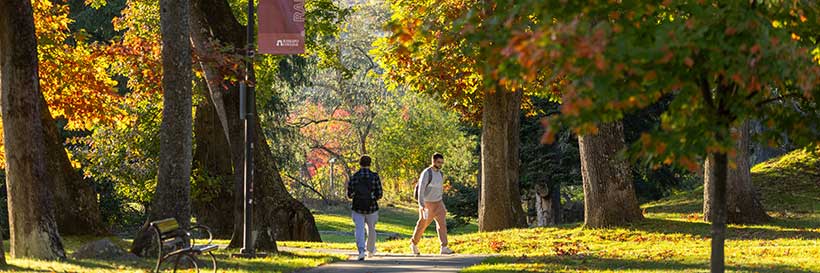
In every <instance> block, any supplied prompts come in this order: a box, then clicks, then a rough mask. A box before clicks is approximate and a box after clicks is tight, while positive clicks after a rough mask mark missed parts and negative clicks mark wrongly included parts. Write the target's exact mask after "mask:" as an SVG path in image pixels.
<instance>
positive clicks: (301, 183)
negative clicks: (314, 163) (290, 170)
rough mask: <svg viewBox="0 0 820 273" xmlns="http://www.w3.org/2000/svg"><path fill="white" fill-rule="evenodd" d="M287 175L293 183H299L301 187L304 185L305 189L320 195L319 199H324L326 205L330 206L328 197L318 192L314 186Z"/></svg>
mask: <svg viewBox="0 0 820 273" xmlns="http://www.w3.org/2000/svg"><path fill="white" fill-rule="evenodd" d="M285 175H287V177H288V178H290V179H293V181H296V182H297V183H299V185H302V186H303V187H305V188H308V189H309V190H311V191H312V192H314V193H316V195H319V197H320V198H322V201H324V202H325V205H330V201H328V200H327V197H325V196H324V195H323V194H322V193H321V192H319V191H318V190H316V188H314V187H313V186H311V185H309V184H307V183H305V182H304V181H302V179H299V178H297V177H293V176H292V175H290V174H285Z"/></svg>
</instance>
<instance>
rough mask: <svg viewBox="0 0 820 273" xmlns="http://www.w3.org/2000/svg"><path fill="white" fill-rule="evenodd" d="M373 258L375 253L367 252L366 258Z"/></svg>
mask: <svg viewBox="0 0 820 273" xmlns="http://www.w3.org/2000/svg"><path fill="white" fill-rule="evenodd" d="M373 256H376V252H370V251H368V252H367V258H373Z"/></svg>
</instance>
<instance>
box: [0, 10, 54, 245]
mask: <svg viewBox="0 0 820 273" xmlns="http://www.w3.org/2000/svg"><path fill="white" fill-rule="evenodd" d="M38 73H39V72H38V60H37V38H36V37H35V33H34V18H33V13H32V7H31V2H30V1H29V0H0V92H2V104H1V105H2V118H3V137H4V140H5V149H6V151H5V152H6V187H7V190H8V210H9V233H10V236H11V256H12V257H14V258H35V259H44V260H56V259H65V251H64V250H63V244H62V241H61V239H60V235H59V232H58V228H57V222H56V220H55V215H54V210H55V208H54V206H55V204H54V196H53V192H52V189H53V188H54V185H53V183H54V179H53V177H52V176H53V174H51V173H49V169H48V167H49V166H48V163H47V161H48V151H47V148H46V144H47V142H46V136H45V130H44V128H43V124H42V115H43V111H44V110H43V109H42V108H43V107H44V104H42V103H41V102H40V99H41V97H42V93H40V86H39V76H38ZM45 111H47V110H45ZM63 205H68V204H63Z"/></svg>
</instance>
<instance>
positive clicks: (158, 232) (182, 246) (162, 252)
mask: <svg viewBox="0 0 820 273" xmlns="http://www.w3.org/2000/svg"><path fill="white" fill-rule="evenodd" d="M150 228H151V229H152V230H153V231H154V236H155V237H154V238H155V239H156V241H155V243H156V245H155V251H156V254H157V266H156V268H155V269H154V271H155V272H160V266H162V263H164V262H166V261H169V260H171V259H173V260H174V272H176V271H177V267H178V266H179V262H180V260H182V259H183V258H187V259H188V260H189V261H190V264H191V266H192V267H193V268H194V269H195V270H196V272H199V264H198V262H197V259H196V256H198V255H203V254H207V255H208V256H209V257H210V258H211V263H212V266H213V269H214V272H216V257H215V256H214V254H213V251H214V250H216V249H217V248H219V247H218V246H217V245H215V244H211V242H212V241H213V234H211V231H210V229H208V227H206V226H202V225H193V226H191V228H189V229H187V230H186V229H183V228H181V227H180V226H179V223H178V222H177V220H176V219H174V218H168V219H163V220H159V221H154V222H151V224H150ZM194 231H199V232H205V234H207V236H208V241H207V242H206V243H205V244H200V245H197V244H196V237H197V236H196V235H197V234H194ZM203 235H204V234H203Z"/></svg>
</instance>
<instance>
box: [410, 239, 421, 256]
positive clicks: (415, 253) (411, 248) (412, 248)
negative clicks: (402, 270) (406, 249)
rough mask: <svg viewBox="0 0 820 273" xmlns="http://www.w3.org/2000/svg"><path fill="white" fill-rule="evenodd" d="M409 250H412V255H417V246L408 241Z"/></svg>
mask: <svg viewBox="0 0 820 273" xmlns="http://www.w3.org/2000/svg"><path fill="white" fill-rule="evenodd" d="M410 251H412V252H413V254H414V255H419V247H418V246H417V245H416V244H415V243H413V242H410Z"/></svg>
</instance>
